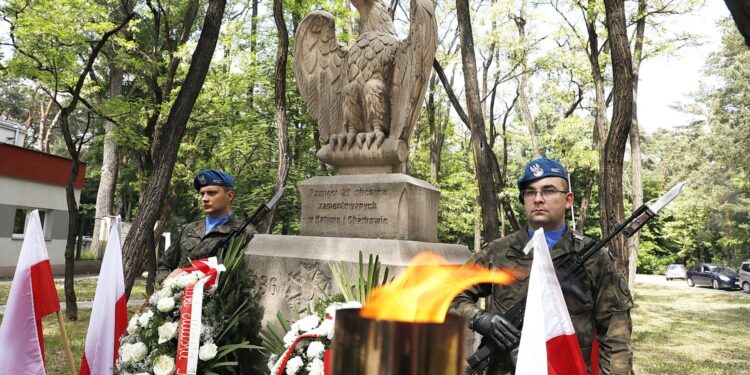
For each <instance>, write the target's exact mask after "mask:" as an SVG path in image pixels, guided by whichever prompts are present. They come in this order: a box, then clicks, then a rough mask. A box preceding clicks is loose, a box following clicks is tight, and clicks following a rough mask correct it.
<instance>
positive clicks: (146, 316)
mask: <svg viewBox="0 0 750 375" xmlns="http://www.w3.org/2000/svg"><path fill="white" fill-rule="evenodd" d="M153 317H154V312H153V311H151V310H146V311H144V312H142V313H141V316H139V317H138V324H139V325H140V326H141V327H148V325H149V323H151V318H153Z"/></svg>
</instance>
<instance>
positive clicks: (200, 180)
mask: <svg viewBox="0 0 750 375" xmlns="http://www.w3.org/2000/svg"><path fill="white" fill-rule="evenodd" d="M211 185H216V186H227V187H232V188H233V187H234V178H232V176H230V175H228V174H226V173H224V172H222V171H219V170H216V169H204V170H202V171H200V172H198V174H197V175H195V178H194V179H193V186H194V187H195V190H197V191H200V190H201V188H202V187H205V186H211Z"/></svg>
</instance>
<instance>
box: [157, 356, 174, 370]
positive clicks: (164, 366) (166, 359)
mask: <svg viewBox="0 0 750 375" xmlns="http://www.w3.org/2000/svg"><path fill="white" fill-rule="evenodd" d="M153 365H154V375H172V374H174V369H175V368H174V358H172V357H170V356H168V355H160V356H158V357H156V359H154V362H153Z"/></svg>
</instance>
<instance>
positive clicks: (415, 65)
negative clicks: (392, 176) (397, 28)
mask: <svg viewBox="0 0 750 375" xmlns="http://www.w3.org/2000/svg"><path fill="white" fill-rule="evenodd" d="M410 13H411V26H410V27H409V36H408V37H407V38H406V40H404V41H402V42H401V43H400V45H399V47H398V49H397V50H396V56H395V61H394V70H393V86H392V90H391V132H390V135H389V138H396V139H403V140H407V141H408V140H409V138H411V136H412V132H413V131H414V124H416V122H417V119H418V118H419V113H420V111H421V110H422V101H423V100H424V95H425V91H426V90H427V83H428V81H429V79H430V72H431V71H432V60H433V59H434V58H435V49H436V48H437V23H436V22H435V6H434V5H433V3H432V1H431V0H411V12H410Z"/></svg>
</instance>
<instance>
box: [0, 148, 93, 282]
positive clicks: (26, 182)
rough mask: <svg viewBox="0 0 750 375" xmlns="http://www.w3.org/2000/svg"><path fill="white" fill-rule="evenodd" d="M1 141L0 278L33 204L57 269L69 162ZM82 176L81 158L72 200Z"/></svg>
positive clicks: (10, 266) (8, 272)
mask: <svg viewBox="0 0 750 375" xmlns="http://www.w3.org/2000/svg"><path fill="white" fill-rule="evenodd" d="M5 134H6V133H1V134H0V135H3V137H4V135H5ZM5 140H6V139H5V138H2V139H0V277H11V276H13V272H14V270H15V267H16V263H17V262H18V255H19V254H20V252H21V244H22V243H23V237H24V231H25V228H26V214H27V213H28V212H29V211H31V210H34V209H38V210H39V216H40V218H41V219H42V227H43V228H44V236H45V239H46V240H47V241H46V245H47V251H48V253H49V258H50V263H51V264H52V271H53V272H54V273H55V274H61V273H63V269H64V265H65V243H66V238H67V234H68V206H67V203H66V198H65V185H66V183H67V180H68V175H69V173H70V169H71V165H72V161H71V160H70V159H66V158H62V157H59V156H54V155H50V154H46V153H43V152H39V151H35V150H31V149H26V148H22V147H18V146H15V145H12V144H8V143H2V142H3V141H5ZM16 141H17V139H16ZM21 144H23V140H21ZM85 175H86V165H85V164H83V163H81V168H80V172H79V174H78V179H77V180H76V183H75V198H76V201H78V202H80V198H81V189H82V188H83V178H84V176H85Z"/></svg>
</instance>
